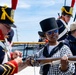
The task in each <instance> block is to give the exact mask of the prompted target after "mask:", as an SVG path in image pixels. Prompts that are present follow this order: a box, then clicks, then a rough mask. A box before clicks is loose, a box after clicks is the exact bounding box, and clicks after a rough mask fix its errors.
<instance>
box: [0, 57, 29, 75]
mask: <svg viewBox="0 0 76 75" xmlns="http://www.w3.org/2000/svg"><path fill="white" fill-rule="evenodd" d="M29 63H30V60H29V59H27V60H26V61H25V62H23V61H22V58H20V57H18V58H16V59H14V60H11V61H9V62H7V63H4V64H1V65H0V74H1V75H13V74H15V73H17V72H19V71H21V70H23V69H24V68H26V67H27V66H29V65H30V64H29Z"/></svg>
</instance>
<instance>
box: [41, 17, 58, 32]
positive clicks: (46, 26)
mask: <svg viewBox="0 0 76 75" xmlns="http://www.w3.org/2000/svg"><path fill="white" fill-rule="evenodd" d="M40 26H41V29H42V31H43V32H47V31H49V30H55V29H58V25H57V22H56V20H55V18H54V17H52V18H47V19H44V20H42V21H41V22H40Z"/></svg>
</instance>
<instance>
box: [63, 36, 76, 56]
mask: <svg viewBox="0 0 76 75" xmlns="http://www.w3.org/2000/svg"><path fill="white" fill-rule="evenodd" d="M65 44H66V45H68V46H69V48H70V50H71V51H72V53H73V55H76V38H75V37H73V36H72V35H68V37H67V38H66V39H65Z"/></svg>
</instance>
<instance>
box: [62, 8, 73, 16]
mask: <svg viewBox="0 0 76 75" xmlns="http://www.w3.org/2000/svg"><path fill="white" fill-rule="evenodd" d="M61 10H62V11H65V12H66V13H67V14H70V15H72V11H73V8H72V7H71V8H70V11H69V12H67V11H66V9H65V8H64V7H62V9H61Z"/></svg>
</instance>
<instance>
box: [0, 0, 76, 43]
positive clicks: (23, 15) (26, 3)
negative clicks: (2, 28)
mask: <svg viewBox="0 0 76 75" xmlns="http://www.w3.org/2000/svg"><path fill="white" fill-rule="evenodd" d="M0 5H8V6H9V7H11V0H0ZM63 5H64V0H19V1H18V5H17V9H16V11H15V14H14V20H15V24H16V25H17V31H18V37H17V35H16V29H14V32H15V35H14V39H13V41H14V42H15V41H17V38H18V41H22V42H37V41H38V39H39V36H38V31H41V28H40V25H39V22H40V21H41V20H43V19H45V18H49V17H55V18H57V17H58V13H60V12H61V7H62V6H63ZM66 5H68V6H70V5H71V0H66ZM75 12H76V4H75V6H74V12H73V13H74V14H75ZM72 21H73V18H71V21H70V23H71V22H72ZM70 23H69V24H70Z"/></svg>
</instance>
